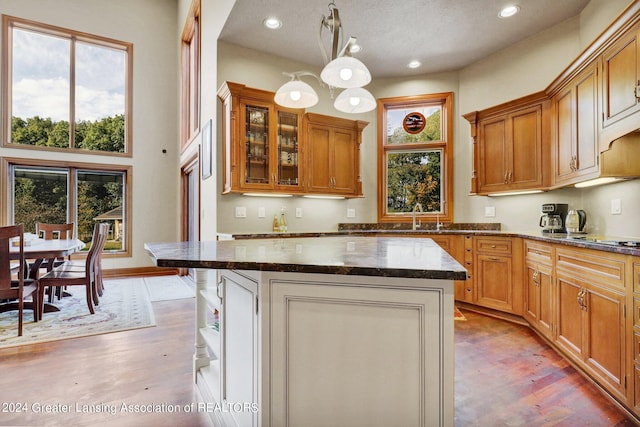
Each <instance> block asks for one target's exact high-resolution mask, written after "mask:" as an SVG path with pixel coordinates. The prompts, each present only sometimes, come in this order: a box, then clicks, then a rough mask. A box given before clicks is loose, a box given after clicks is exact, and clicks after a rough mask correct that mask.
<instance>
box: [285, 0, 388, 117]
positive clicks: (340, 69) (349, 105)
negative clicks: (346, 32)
mask: <svg viewBox="0 0 640 427" xmlns="http://www.w3.org/2000/svg"><path fill="white" fill-rule="evenodd" d="M323 29H327V30H328V31H329V33H330V41H331V56H329V55H327V51H326V49H325V46H324V43H323V40H322V31H323ZM341 41H342V24H341V23H340V14H339V12H338V8H337V7H336V5H335V4H334V3H333V2H331V3H329V15H328V16H323V17H322V20H321V22H320V32H319V33H318V44H319V45H320V49H321V51H322V54H323V56H324V62H325V64H326V65H325V66H324V68H323V70H322V72H321V73H320V77H318V76H317V75H315V74H314V73H311V72H309V71H298V72H295V73H283V74H285V75H288V76H290V77H291V81H289V82H287V83H285V84H284V85H283V86H282V87H280V89H278V91H277V92H276V96H275V102H276V103H277V104H279V105H282V106H284V107H290V108H308V107H311V106H313V105H315V104H316V103H317V102H318V95H317V94H316V92H315V91H314V90H313V88H312V87H311V86H309V85H308V84H306V83H304V82H302V81H301V80H300V79H299V78H300V77H301V76H313V77H315V78H316V79H318V81H319V82H320V85H321V86H324V85H323V84H322V82H324V83H326V84H327V86H329V94H330V96H331V98H333V89H334V88H342V89H345V90H344V91H343V92H342V93H341V94H340V95H339V96H338V97H337V98H336V100H335V102H334V104H333V105H334V107H335V108H336V109H337V110H339V111H342V112H344V113H364V112H367V111H371V110H373V109H374V108H375V107H376V101H375V98H374V97H373V95H372V94H371V93H370V92H369V91H368V90H366V89H363V86H366V85H367V84H369V82H371V73H370V72H369V70H368V69H367V67H366V66H365V65H364V64H363V63H362V61H360V60H358V59H356V58H353V57H352V56H351V53H352V51H355V49H352V47H354V46H355V43H356V39H355V38H354V37H350V38H349V40H348V41H347V43H345V45H344V47H342V49H339V48H340V45H341Z"/></svg>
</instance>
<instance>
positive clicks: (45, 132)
mask: <svg viewBox="0 0 640 427" xmlns="http://www.w3.org/2000/svg"><path fill="white" fill-rule="evenodd" d="M2 25H3V56H2V58H3V63H4V67H5V68H4V69H5V70H7V71H8V72H7V73H5V74H4V75H3V80H2V84H3V89H4V90H3V100H2V102H3V106H4V108H3V110H4V117H3V120H4V123H5V126H4V129H5V135H4V137H3V144H4V145H10V146H12V147H28V148H33V147H38V148H39V149H42V148H46V149H64V150H76V151H81V152H108V153H110V154H125V155H130V153H131V147H130V142H131V131H130V129H131V115H130V114H131V113H130V112H131V95H130V94H131V69H132V45H131V44H129V43H124V42H119V41H115V40H110V39H106V38H102V37H98V36H93V35H89V34H84V33H79V32H76V31H71V30H66V29H63V28H58V27H53V26H50V25H44V24H38V23H36V22H32V21H27V20H23V19H19V18H14V17H10V16H3V19H2Z"/></svg>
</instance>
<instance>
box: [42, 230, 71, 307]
mask: <svg viewBox="0 0 640 427" xmlns="http://www.w3.org/2000/svg"><path fill="white" fill-rule="evenodd" d="M73 226H74V223H73V222H70V223H68V224H49V223H44V222H36V235H37V236H38V238H40V239H44V240H57V239H66V240H68V239H73V237H74V233H73ZM69 259H71V258H69ZM63 262H64V260H63V259H56V258H53V259H48V260H45V261H43V262H42V264H40V267H39V268H41V269H44V270H46V271H51V270H53V268H54V267H57V266H59V265H61V264H62V263H63ZM57 296H58V299H60V298H62V288H58V295H57ZM52 301H53V289H49V302H52Z"/></svg>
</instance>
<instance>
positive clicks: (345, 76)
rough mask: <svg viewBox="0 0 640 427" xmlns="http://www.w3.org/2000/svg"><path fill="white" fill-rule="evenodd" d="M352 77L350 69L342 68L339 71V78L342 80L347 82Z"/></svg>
mask: <svg viewBox="0 0 640 427" xmlns="http://www.w3.org/2000/svg"><path fill="white" fill-rule="evenodd" d="M351 77H353V70H352V69H351V68H342V69H341V70H340V78H341V79H342V80H344V81H345V82H346V81H349V80H350V79H351Z"/></svg>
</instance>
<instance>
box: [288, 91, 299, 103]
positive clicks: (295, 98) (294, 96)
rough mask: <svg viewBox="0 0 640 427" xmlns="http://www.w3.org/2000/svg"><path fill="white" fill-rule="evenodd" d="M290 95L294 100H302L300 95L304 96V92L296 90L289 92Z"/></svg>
mask: <svg viewBox="0 0 640 427" xmlns="http://www.w3.org/2000/svg"><path fill="white" fill-rule="evenodd" d="M289 96H290V97H291V99H292V100H293V101H300V97H301V96H302V94H301V93H300V91H299V90H294V91H293V92H291V93H290V94H289Z"/></svg>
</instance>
